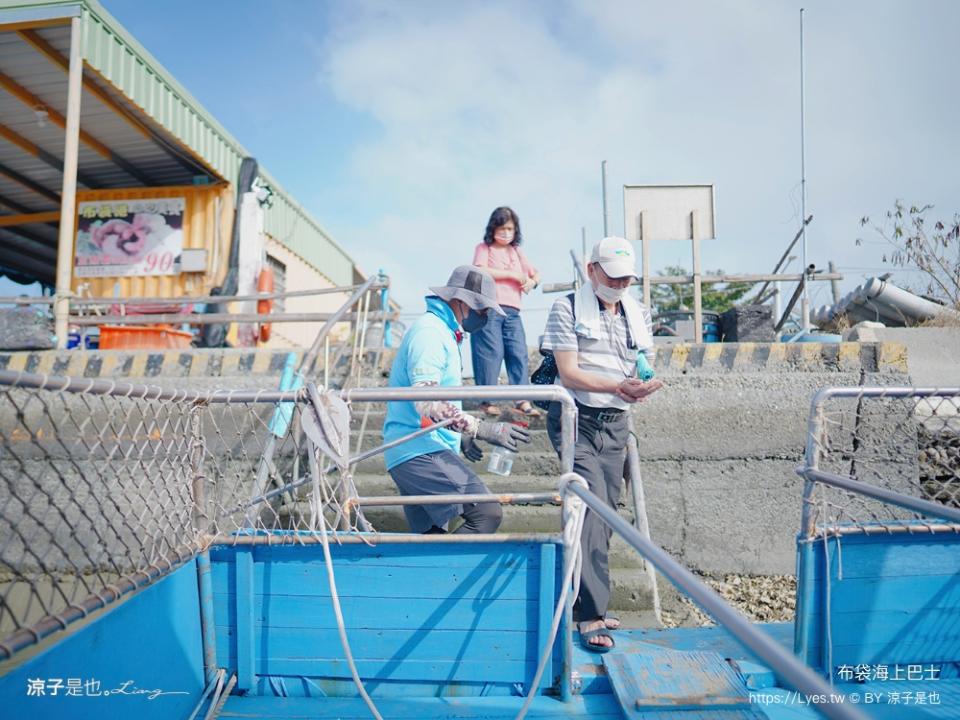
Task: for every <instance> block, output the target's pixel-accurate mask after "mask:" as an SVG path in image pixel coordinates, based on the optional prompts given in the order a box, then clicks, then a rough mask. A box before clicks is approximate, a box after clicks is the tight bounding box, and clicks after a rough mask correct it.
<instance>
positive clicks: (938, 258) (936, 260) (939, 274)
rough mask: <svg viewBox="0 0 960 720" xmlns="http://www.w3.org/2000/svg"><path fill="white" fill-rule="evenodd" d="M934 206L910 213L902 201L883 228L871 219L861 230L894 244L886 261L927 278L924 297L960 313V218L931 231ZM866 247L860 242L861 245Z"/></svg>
mask: <svg viewBox="0 0 960 720" xmlns="http://www.w3.org/2000/svg"><path fill="white" fill-rule="evenodd" d="M932 209H933V205H923V206H917V205H911V206H910V208H909V209H908V208H907V206H906V205H904V204H903V203H902V202H901V201H900V200H897V201H896V202H895V203H894V205H893V210H888V211H887V212H886V215H885V217H884V222H883V223H882V224H880V225H878V224H877V223H873V222H871V221H870V218H869V217H863V218H861V219H860V226H861V227H865V226H867V225H869V226H871V227H872V228H873V229H874V231H875V232H876V233H877V234H878V235H880V237H882V238H883V239H884V240H886V241H887V242H888V243H890V246H891V248H892V249H891V251H890V252H889V253H884V255H883V261H884V262H885V263H889V264H890V265H894V266H897V267H902V268H907V269H912V270H916V271H918V272H919V273H920V274H921V275H922V276H923V278H924V280H923V282H924V283H925V287H924V288H922V289H921V291H920V292H921V293H926V294H927V295H929V296H930V297H932V298H936V299H937V300H941V301H943V302H944V303H945V304H947V305H949V306H951V307H955V308H958V309H960V214H958V213H954V215H953V220H951V221H949V222H944V221H942V220H936V221H934V222H933V223H932V227H933V230H932V231H931V230H930V229H929V228H930V226H931V223H928V222H927V217H926V216H927V214H928V213H929V211H930V210H932ZM862 243H863V239H862V238H857V243H856V244H857V245H861V244H862Z"/></svg>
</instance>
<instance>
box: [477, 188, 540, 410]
mask: <svg viewBox="0 0 960 720" xmlns="http://www.w3.org/2000/svg"><path fill="white" fill-rule="evenodd" d="M522 240H523V236H522V235H521V233H520V218H518V217H517V214H516V213H515V212H514V211H513V210H511V209H510V208H508V207H498V208H497V209H496V210H494V211H493V213H492V214H491V215H490V220H489V221H488V222H487V230H486V232H485V233H484V235H483V242H481V243H480V244H479V245H477V247H476V249H475V250H474V252H473V264H474V265H476V266H477V267H480V268H483V269H484V270H486V271H487V272H488V273H490V275H491V276H493V279H494V280H495V281H496V283H497V302H498V303H499V304H500V307H502V308H503V311H504V312H505V313H506V315H502V316H501V315H498V316H496V317H490V318H489V319H488V320H487V324H486V325H485V326H484V328H483V329H482V331H480V332H476V333H473V334H472V335H471V336H470V352H471V356H472V358H473V375H474V378H475V380H476V383H477V385H496V384H497V381H498V379H499V377H500V367H501V365H502V364H503V363H504V362H506V365H507V379H508V380H509V382H510V384H511V385H527V384H528V383H529V382H530V374H529V371H528V362H529V360H528V356H527V338H526V335H525V334H524V332H523V321H522V320H521V319H520V298H521V297H522V296H523V294H525V293H529V292H530V291H531V290H533V289H534V288H535V287H537V286H538V285H539V284H540V273H539V272H538V271H537V269H536V268H535V267H533V265H531V264H530V262H529V261H528V260H527V257H526V255H524V254H523V251H522V250H521V249H520V243H521V242H522ZM481 409H482V410H483V411H484V412H485V413H486V414H488V415H499V414H500V408H498V407H497V406H496V405H491V404H486V405H481ZM517 410H519V411H520V412H522V413H524V414H525V415H531V416H537V415H540V411H539V410H537V409H536V408H534V407H533V406H532V405H531V404H530V402H529V401H528V400H524V401H523V402H519V403H517Z"/></svg>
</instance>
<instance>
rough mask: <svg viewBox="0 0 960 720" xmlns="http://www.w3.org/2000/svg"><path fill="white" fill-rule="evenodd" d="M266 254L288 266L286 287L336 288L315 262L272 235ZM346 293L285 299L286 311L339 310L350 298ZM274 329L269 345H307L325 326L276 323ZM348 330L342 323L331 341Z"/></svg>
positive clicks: (295, 288)
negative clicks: (312, 263) (314, 264)
mask: <svg viewBox="0 0 960 720" xmlns="http://www.w3.org/2000/svg"><path fill="white" fill-rule="evenodd" d="M267 253H268V254H270V255H272V256H273V257H274V258H276V259H277V260H279V261H280V262H282V263H283V264H284V265H286V267H287V275H286V290H287V292H292V291H295V290H319V289H322V288H330V287H335V286H334V284H333V283H332V282H330V280H329V279H327V278H326V277H325V276H324V275H322V274H321V273H320V271H319V270H317V269H316V268H315V267H313V265H311V264H310V263H308V262H307V261H306V260H304V259H303V258H302V257H300V256H299V255H297V254H296V253H295V252H293V251H291V250H290V249H289V248H288V247H287V246H286V245H283V244H281V243H279V242H277V241H276V240H274V239H273V238H269V239H268V240H267ZM348 297H349V294H347V293H331V294H330V295H314V296H307V297H292V298H286V300H285V307H284V310H283V311H284V312H286V313H332V312H336V311H337V310H338V309H340V306H341V305H343V303H345V302H346V301H347V299H348ZM272 327H273V332H272V333H271V335H270V341H269V342H268V343H267V347H269V348H270V349H271V350H272V349H276V348H308V347H310V344H311V343H312V342H313V339H314V338H315V337H316V336H317V333H318V332H320V328H321V327H323V323H321V322H315V323H314V322H311V323H299V322H298V323H274V324H273V326H272ZM347 332H348V324H347V323H340V326H339V327H337V328H334V333H333V335H332V337H331V341H334V340H336V339H338V338H340V337H342V336H344V335H345V334H346V333H347Z"/></svg>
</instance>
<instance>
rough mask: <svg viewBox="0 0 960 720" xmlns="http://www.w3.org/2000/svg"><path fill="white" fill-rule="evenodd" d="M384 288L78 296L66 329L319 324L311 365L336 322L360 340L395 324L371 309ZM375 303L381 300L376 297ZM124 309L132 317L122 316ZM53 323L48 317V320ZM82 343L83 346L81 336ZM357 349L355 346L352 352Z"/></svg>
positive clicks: (47, 301) (393, 315) (381, 278)
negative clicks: (301, 307) (308, 300)
mask: <svg viewBox="0 0 960 720" xmlns="http://www.w3.org/2000/svg"><path fill="white" fill-rule="evenodd" d="M388 287H389V279H388V278H387V276H385V275H383V274H377V275H371V276H370V277H369V278H367V280H365V281H364V282H363V283H359V284H356V285H348V286H342V287H333V288H318V289H310V290H293V291H289V292H273V293H252V294H243V295H198V296H183V297H124V298H82V297H76V298H71V299H70V307H71V309H72V310H74V311H79V313H76V312H75V313H74V314H72V315H70V316H69V318H68V325H69V326H71V327H75V328H79V329H80V331H81V334H83V333H84V332H85V330H86V328H93V327H96V326H100V325H112V326H149V325H158V324H163V325H174V326H191V327H202V326H205V325H230V324H233V323H243V324H257V323H269V324H273V323H280V324H286V323H317V322H322V323H324V326H323V327H322V329H321V330H320V331H319V333H318V336H317V339H316V341H315V342H314V343H313V345H312V346H311V349H310V352H309V353H308V355H309V356H310V360H311V362H313V361H315V359H316V354H317V352H318V350H319V349H321V348H322V347H323V342H324V340H325V339H326V338H327V336H328V335H329V333H330V330H331V329H332V328H333V327H334V326H335V325H336V324H337V323H339V322H344V321H347V322H350V323H351V325H352V326H353V328H352V329H351V337H353V338H359V337H360V336H361V335H362V334H364V331H365V329H366V327H367V325H368V324H369V322H371V321H372V322H376V321H380V322H382V323H384V324H388V323H389V321H391V320H396V319H397V318H398V317H399V316H398V313H397V312H393V311H390V309H389V307H381V308H380V309H378V310H377V309H371V305H372V304H373V302H374V300H373V294H374V293H375V292H376V291H378V290H385V289H386V288H388ZM348 293H349V295H348V297H347V300H346V301H345V302H344V303H343V304H342V305H341V306H340V307H339V308H338V309H337V310H335V311H333V312H283V313H261V312H216V313H194V312H175V311H168V312H147V313H143V312H142V311H143V310H144V309H145V308H149V307H151V306H154V307H157V308H161V309H162V308H165V307H167V308H170V309H171V310H172V309H175V306H181V307H182V306H189V305H192V304H198V303H204V304H216V305H221V306H222V305H228V304H230V303H234V302H256V301H258V300H281V299H282V300H286V299H288V298H301V297H319V296H324V295H335V294H348ZM380 300H381V301H382V300H385V297H384V296H383V295H382V294H381V297H380ZM56 301H57V299H56V298H54V297H47V296H38V297H26V296H14V297H0V305H16V306H21V307H23V306H51V305H54V304H55V303H56ZM358 304H359V307H358V309H357V310H356V311H355V312H350V309H351V308H353V307H354V306H355V305H358ZM105 307H109V308H119V314H117V313H116V312H109V313H103V312H101V310H100V308H105ZM128 310H129V311H130V312H133V314H127V312H128ZM51 322H52V317H51ZM81 342H83V340H82V338H81ZM354 350H355V351H356V348H354Z"/></svg>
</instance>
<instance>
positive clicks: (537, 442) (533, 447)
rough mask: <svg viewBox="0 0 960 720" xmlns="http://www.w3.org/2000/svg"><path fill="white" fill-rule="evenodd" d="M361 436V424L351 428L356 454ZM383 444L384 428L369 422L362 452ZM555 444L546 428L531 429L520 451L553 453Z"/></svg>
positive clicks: (486, 446) (485, 448)
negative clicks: (527, 441) (528, 440)
mask: <svg viewBox="0 0 960 720" xmlns="http://www.w3.org/2000/svg"><path fill="white" fill-rule="evenodd" d="M359 436H360V429H359V424H358V426H357V427H356V428H351V432H350V442H351V445H350V447H351V448H352V451H353V452H354V454H356V449H357V438H358V437H359ZM479 443H480V447H481V449H483V451H484V453H487V452H488V451H489V450H490V449H492V448H493V446H492V445H490V444H489V443H487V442H484V441H483V440H480V441H479ZM382 444H383V429H382V428H381V427H374V426H373V425H372V424H371V423H368V424H367V427H366V428H365V430H364V433H363V438H362V441H361V443H360V452H366V451H367V450H372V449H373V448H375V447H378V446H380V445H382ZM553 452H554V450H553V445H551V444H550V437H549V436H548V435H547V431H546V430H531V431H530V442H529V443H526V444H523V445H520V453H521V454H528V453H547V454H553Z"/></svg>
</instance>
